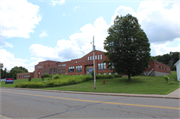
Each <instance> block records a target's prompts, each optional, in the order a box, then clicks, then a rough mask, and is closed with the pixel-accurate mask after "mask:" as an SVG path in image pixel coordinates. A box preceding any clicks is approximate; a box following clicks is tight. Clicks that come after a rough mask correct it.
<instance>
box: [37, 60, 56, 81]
mask: <svg viewBox="0 0 180 119" xmlns="http://www.w3.org/2000/svg"><path fill="white" fill-rule="evenodd" d="M54 64H56V61H50V60H48V61H43V62H39V63H38V64H37V65H36V66H35V72H34V77H35V78H38V77H39V78H40V77H41V76H42V74H43V72H42V70H43V69H45V68H47V67H49V66H51V65H54ZM39 66H41V68H38V67H39ZM39 73H40V74H39Z"/></svg>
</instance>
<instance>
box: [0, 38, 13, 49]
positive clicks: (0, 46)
mask: <svg viewBox="0 0 180 119" xmlns="http://www.w3.org/2000/svg"><path fill="white" fill-rule="evenodd" d="M2 47H10V48H13V45H12V44H10V43H8V42H4V40H2V39H0V48H2Z"/></svg>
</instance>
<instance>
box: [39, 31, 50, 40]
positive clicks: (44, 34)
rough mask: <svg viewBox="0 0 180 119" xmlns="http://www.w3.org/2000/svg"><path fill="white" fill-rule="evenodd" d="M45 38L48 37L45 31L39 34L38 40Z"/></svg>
mask: <svg viewBox="0 0 180 119" xmlns="http://www.w3.org/2000/svg"><path fill="white" fill-rule="evenodd" d="M45 36H48V35H47V33H46V31H42V32H41V34H40V35H39V37H40V38H43V37H45Z"/></svg>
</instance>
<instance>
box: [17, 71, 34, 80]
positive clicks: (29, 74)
mask: <svg viewBox="0 0 180 119" xmlns="http://www.w3.org/2000/svg"><path fill="white" fill-rule="evenodd" d="M28 76H29V77H31V78H34V73H32V72H28V73H19V74H17V75H16V79H28V78H29V77H28Z"/></svg>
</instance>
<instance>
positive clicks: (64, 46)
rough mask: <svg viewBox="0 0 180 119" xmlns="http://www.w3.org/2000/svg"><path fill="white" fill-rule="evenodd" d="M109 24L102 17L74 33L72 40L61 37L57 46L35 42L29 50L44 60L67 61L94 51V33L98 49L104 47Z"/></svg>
mask: <svg viewBox="0 0 180 119" xmlns="http://www.w3.org/2000/svg"><path fill="white" fill-rule="evenodd" d="M108 27H109V26H108V25H107V23H106V21H105V20H104V19H103V18H102V17H100V18H97V19H96V20H95V22H94V24H93V25H92V24H86V25H84V26H83V27H81V28H80V33H74V34H72V35H71V36H70V37H69V38H70V40H65V39H61V40H58V41H57V46H56V47H55V48H53V47H48V46H43V45H41V44H33V45H31V47H30V48H29V51H30V52H31V53H32V55H33V56H35V57H38V58H42V59H44V60H58V61H67V60H71V59H76V58H81V57H82V56H84V55H85V54H86V53H88V52H90V51H92V44H91V43H90V42H92V40H93V35H94V38H95V45H96V49H97V50H104V49H103V42H104V40H105V38H106V36H107V29H108Z"/></svg>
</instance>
